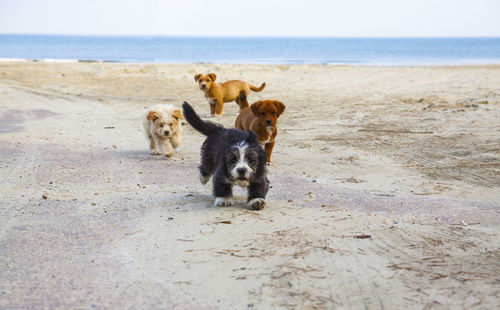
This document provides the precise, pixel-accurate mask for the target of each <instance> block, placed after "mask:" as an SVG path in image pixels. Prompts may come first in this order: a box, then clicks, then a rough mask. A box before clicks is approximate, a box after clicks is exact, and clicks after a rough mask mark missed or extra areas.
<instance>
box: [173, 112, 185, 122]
mask: <svg viewBox="0 0 500 310" xmlns="http://www.w3.org/2000/svg"><path fill="white" fill-rule="evenodd" d="M172 116H173V117H174V118H176V119H178V120H179V119H184V116H183V115H182V112H181V110H174V111H172Z"/></svg>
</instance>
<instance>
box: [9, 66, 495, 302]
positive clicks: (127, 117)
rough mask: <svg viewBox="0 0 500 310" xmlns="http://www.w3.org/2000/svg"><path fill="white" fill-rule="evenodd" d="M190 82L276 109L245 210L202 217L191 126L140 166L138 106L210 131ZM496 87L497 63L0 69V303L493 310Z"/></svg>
mask: <svg viewBox="0 0 500 310" xmlns="http://www.w3.org/2000/svg"><path fill="white" fill-rule="evenodd" d="M201 72H215V73H217V76H218V79H220V80H221V81H224V80H230V79H243V80H246V81H249V82H251V83H253V84H258V85H260V83H262V82H266V83H267V86H266V88H265V89H264V90H263V91H262V92H260V93H251V94H250V95H249V101H250V102H253V101H256V100H258V99H279V100H281V101H283V102H284V103H285V104H286V105H287V109H286V111H285V113H284V114H283V115H282V117H280V119H279V122H278V126H279V134H278V138H277V142H276V146H275V149H274V152H273V157H272V160H273V162H272V164H271V166H270V167H269V178H270V180H271V183H272V188H271V190H270V192H269V195H268V199H267V200H268V206H267V207H266V208H265V209H264V210H262V211H253V210H248V209H246V208H245V206H244V199H245V192H244V191H243V190H240V189H238V190H237V191H236V194H237V198H238V199H239V200H240V201H241V203H240V204H236V205H235V206H232V207H227V208H218V207H213V206H212V203H213V198H212V197H211V195H210V194H211V188H210V183H209V184H207V185H206V186H202V185H201V184H199V181H198V175H197V174H198V172H197V165H198V160H199V147H200V145H201V142H202V141H203V137H202V136H201V135H200V134H199V133H197V132H195V131H194V130H193V129H192V128H191V127H189V126H185V130H184V137H183V144H182V145H181V146H180V147H179V149H177V151H176V152H175V153H174V156H173V158H171V159H166V158H162V157H159V156H153V155H150V154H149V152H148V149H147V147H148V144H147V142H146V140H145V138H144V135H143V132H142V131H141V120H140V117H141V115H142V113H143V112H144V110H145V109H146V108H147V107H150V106H152V105H154V104H157V103H161V102H164V103H172V104H174V105H177V106H180V104H181V103H182V102H183V101H184V100H186V101H189V102H190V103H191V104H192V105H193V106H194V107H195V109H196V110H197V111H198V112H199V113H200V114H202V116H204V117H207V114H208V111H209V108H208V104H207V103H206V100H205V98H204V97H203V94H202V92H201V91H200V90H198V88H197V85H196V83H195V82H194V78H193V76H194V74H196V73H201ZM499 85H500V66H471V67H352V66H321V65H296V66H295V65H294V66H286V65H276V66H272V65H210V64H198V65H150V64H107V63H40V62H1V63H0V155H1V156H0V167H1V169H0V180H1V181H0V182H1V183H0V184H1V187H0V188H1V189H0V196H1V199H0V224H1V225H0V261H1V263H2V266H3V267H2V268H1V269H0V308H6V309H11V308H22V309H24V308H115V309H122V308H125V307H127V308H128V307H136V308H151V307H154V308H173V307H175V308H176V309H228V308H236V309H244V308H246V309H269V308H273V309H274V308H282V309H332V308H339V309H345V308H352V309H358V308H361V307H366V308H370V309H380V308H389V309H393V308H403V307H407V308H411V309H422V308H426V309H434V308H436V309H440V308H443V309H445V308H457V307H458V308H484V309H493V308H497V307H499V306H500V297H499V294H500V288H499V286H498V282H499V281H500V278H499V276H498V275H499V274H500V263H499V261H500V251H499V246H500V237H499V228H498V227H499V224H500V214H499V207H500V206H499V201H500V194H499V192H500V188H499V187H500V174H499V171H500V122H499V120H500V88H499ZM237 111H238V109H237V106H236V104H235V103H226V104H225V106H224V116H223V117H222V118H220V119H215V120H216V121H218V122H221V123H222V124H224V125H225V126H228V127H229V126H232V125H233V124H234V120H235V118H236V115H237ZM44 197H45V198H46V199H44Z"/></svg>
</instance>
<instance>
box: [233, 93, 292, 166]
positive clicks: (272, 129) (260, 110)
mask: <svg viewBox="0 0 500 310" xmlns="http://www.w3.org/2000/svg"><path fill="white" fill-rule="evenodd" d="M236 102H237V103H238V105H239V106H240V112H239V114H238V117H237V118H236V122H235V123H234V127H236V129H240V130H243V131H250V130H251V131H253V132H254V133H255V134H256V135H257V141H259V143H260V144H262V145H264V148H265V150H266V155H267V162H268V163H270V162H271V153H272V151H273V147H274V140H275V139H276V135H277V134H278V129H277V128H276V122H277V120H278V117H279V116H280V115H281V113H283V111H285V108H286V106H285V105H284V104H283V103H282V102H281V101H278V100H260V101H257V102H254V103H252V105H251V106H248V101H247V97H246V94H245V92H243V91H241V92H240V95H239V96H238V99H237V100H236Z"/></svg>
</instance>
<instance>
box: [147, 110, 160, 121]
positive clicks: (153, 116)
mask: <svg viewBox="0 0 500 310" xmlns="http://www.w3.org/2000/svg"><path fill="white" fill-rule="evenodd" d="M159 118H160V114H159V113H158V112H156V111H149V112H148V116H147V117H146V119H147V120H148V121H153V122H154V121H156V120H157V119H159Z"/></svg>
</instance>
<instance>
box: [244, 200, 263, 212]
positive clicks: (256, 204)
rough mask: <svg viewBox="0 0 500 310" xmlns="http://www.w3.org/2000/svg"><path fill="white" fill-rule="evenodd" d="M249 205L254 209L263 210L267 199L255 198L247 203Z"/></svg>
mask: <svg viewBox="0 0 500 310" xmlns="http://www.w3.org/2000/svg"><path fill="white" fill-rule="evenodd" d="M247 206H248V207H249V208H252V209H254V210H262V209H264V207H265V206H266V201H265V200H264V198H254V199H252V200H250V201H249V202H248V203H247Z"/></svg>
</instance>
